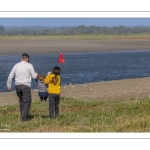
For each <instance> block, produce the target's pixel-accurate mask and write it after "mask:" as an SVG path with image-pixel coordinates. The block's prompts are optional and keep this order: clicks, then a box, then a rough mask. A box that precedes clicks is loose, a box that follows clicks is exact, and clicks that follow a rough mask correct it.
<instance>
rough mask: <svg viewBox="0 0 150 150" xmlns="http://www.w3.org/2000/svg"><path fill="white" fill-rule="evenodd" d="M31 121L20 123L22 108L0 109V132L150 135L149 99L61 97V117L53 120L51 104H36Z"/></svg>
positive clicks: (32, 109)
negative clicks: (147, 133) (88, 99)
mask: <svg viewBox="0 0 150 150" xmlns="http://www.w3.org/2000/svg"><path fill="white" fill-rule="evenodd" d="M30 113H31V114H30V115H31V116H30V117H31V118H30V120H29V121H27V122H21V121H20V115H19V107H18V106H7V107H0V132H149V131H150V115H149V114H150V99H140V100H135V99H132V100H128V101H123V100H112V101H101V102H97V101H83V100H77V99H66V98H62V99H61V101H60V116H59V117H58V118H55V119H50V118H49V116H48V102H47V103H41V102H39V101H37V102H33V103H32V107H31V112H30Z"/></svg>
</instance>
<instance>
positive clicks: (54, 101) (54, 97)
mask: <svg viewBox="0 0 150 150" xmlns="http://www.w3.org/2000/svg"><path fill="white" fill-rule="evenodd" d="M44 82H45V84H48V93H49V116H50V118H54V117H57V116H58V115H59V101H60V68H59V67H54V69H53V73H52V74H48V75H47V76H46V78H45V80H44Z"/></svg>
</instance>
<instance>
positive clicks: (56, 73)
mask: <svg viewBox="0 0 150 150" xmlns="http://www.w3.org/2000/svg"><path fill="white" fill-rule="evenodd" d="M53 74H55V75H56V76H57V75H60V68H59V67H57V66H56V67H54V68H53Z"/></svg>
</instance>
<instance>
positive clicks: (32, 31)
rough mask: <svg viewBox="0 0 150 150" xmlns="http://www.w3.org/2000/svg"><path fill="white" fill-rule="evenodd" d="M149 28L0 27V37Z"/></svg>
mask: <svg viewBox="0 0 150 150" xmlns="http://www.w3.org/2000/svg"><path fill="white" fill-rule="evenodd" d="M149 33H150V27H149V26H144V27H142V26H135V27H125V26H122V25H121V26H114V27H106V26H103V27H100V26H88V27H87V26H84V25H82V26H78V27H53V28H48V27H15V28H14V27H12V28H11V27H9V29H8V27H4V26H1V25H0V35H82V34H84V35H85V34H87V35H90V34H91V35H99V34H116V35H120V34H149Z"/></svg>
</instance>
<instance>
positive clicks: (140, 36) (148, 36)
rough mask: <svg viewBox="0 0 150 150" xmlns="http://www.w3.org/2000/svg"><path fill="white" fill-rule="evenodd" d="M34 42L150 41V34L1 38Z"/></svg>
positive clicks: (18, 36) (2, 38)
mask: <svg viewBox="0 0 150 150" xmlns="http://www.w3.org/2000/svg"><path fill="white" fill-rule="evenodd" d="M18 39H19V40H32V39H39V40H41V39H83V40H84V39H89V40H103V39H150V34H127V35H122V34H121V35H116V34H110V35H103V34H101V35H43V36H42V35H35V36H33V35H31V36H29V35H17V36H16V35H14V36H6V35H4V36H2V35H1V36H0V40H18Z"/></svg>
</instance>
